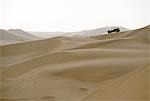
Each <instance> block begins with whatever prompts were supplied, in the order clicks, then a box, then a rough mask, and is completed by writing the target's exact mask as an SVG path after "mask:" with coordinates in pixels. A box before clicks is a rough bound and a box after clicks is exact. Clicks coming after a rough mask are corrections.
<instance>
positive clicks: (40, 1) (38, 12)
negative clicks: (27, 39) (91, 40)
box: [0, 0, 150, 31]
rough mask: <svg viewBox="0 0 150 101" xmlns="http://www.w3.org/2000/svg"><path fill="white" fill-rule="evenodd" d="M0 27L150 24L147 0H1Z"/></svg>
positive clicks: (74, 28) (78, 27)
mask: <svg viewBox="0 0 150 101" xmlns="http://www.w3.org/2000/svg"><path fill="white" fill-rule="evenodd" d="M0 1H1V2H0V24H1V26H0V29H1V28H3V29H16V28H17V29H23V30H25V31H79V30H85V29H92V28H98V27H104V26H124V27H127V28H129V29H135V28H140V27H143V26H146V25H148V24H150V20H149V19H148V18H150V13H149V12H150V8H149V6H150V5H149V4H150V0H0Z"/></svg>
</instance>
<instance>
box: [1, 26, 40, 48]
mask: <svg viewBox="0 0 150 101" xmlns="http://www.w3.org/2000/svg"><path fill="white" fill-rule="evenodd" d="M38 39H40V37H37V36H35V35H32V34H30V33H27V32H24V31H22V30H20V29H11V30H3V29H0V46H1V45H7V44H14V43H20V42H21V43H22V42H28V41H33V40H38Z"/></svg>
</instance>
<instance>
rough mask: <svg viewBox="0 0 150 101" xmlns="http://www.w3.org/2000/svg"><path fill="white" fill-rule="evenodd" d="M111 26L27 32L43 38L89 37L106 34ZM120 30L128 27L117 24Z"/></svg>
mask: <svg viewBox="0 0 150 101" xmlns="http://www.w3.org/2000/svg"><path fill="white" fill-rule="evenodd" d="M113 28H114V27H113V26H107V27H101V28H97V29H91V30H84V31H78V32H29V33H32V34H34V35H37V36H39V37H43V38H51V37H57V36H66V37H90V36H96V35H103V34H106V33H107V31H108V30H110V29H113ZM118 28H119V29H120V31H121V32H123V31H128V30H129V29H127V28H124V27H121V26H118Z"/></svg>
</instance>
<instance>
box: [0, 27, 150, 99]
mask: <svg viewBox="0 0 150 101" xmlns="http://www.w3.org/2000/svg"><path fill="white" fill-rule="evenodd" d="M2 32H3V33H4V32H5V33H6V35H8V36H9V38H10V39H15V41H16V40H18V37H17V36H12V35H11V34H9V33H10V32H9V31H4V30H2ZM2 32H1V33H2ZM0 35H3V34H0ZM10 35H11V37H10ZM4 37H6V36H4ZM7 38H8V37H7ZM10 41H14V40H10ZM149 48H150V26H146V27H144V28H141V29H137V30H130V31H125V32H119V33H112V34H106V35H97V36H90V37H53V38H49V39H45V40H37V41H31V42H25V43H17V44H10V45H3V46H0V50H1V54H0V59H1V68H0V69H1V75H0V76H1V80H0V97H1V99H0V100H1V101H149V100H150V60H149V59H150V57H149V55H150V54H149Z"/></svg>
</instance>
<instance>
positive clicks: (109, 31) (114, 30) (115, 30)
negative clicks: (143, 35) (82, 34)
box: [108, 28, 120, 33]
mask: <svg viewBox="0 0 150 101" xmlns="http://www.w3.org/2000/svg"><path fill="white" fill-rule="evenodd" d="M112 32H120V29H119V28H115V29H113V30H108V33H112Z"/></svg>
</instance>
